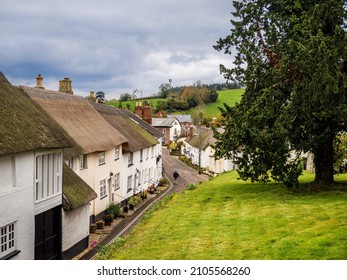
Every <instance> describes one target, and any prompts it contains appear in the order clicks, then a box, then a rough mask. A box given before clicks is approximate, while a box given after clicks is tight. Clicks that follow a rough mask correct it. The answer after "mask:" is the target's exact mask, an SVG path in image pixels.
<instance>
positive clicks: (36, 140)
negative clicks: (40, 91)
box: [0, 72, 73, 155]
mask: <svg viewBox="0 0 347 280" xmlns="http://www.w3.org/2000/svg"><path fill="white" fill-rule="evenodd" d="M70 140H71V139H69V136H68V135H67V134H66V133H65V131H64V130H62V129H61V127H60V126H59V125H58V124H57V123H56V122H55V121H54V120H53V119H52V118H50V117H49V116H48V114H47V113H46V112H44V111H43V110H42V109H41V108H40V107H39V106H37V105H36V104H35V103H34V102H33V101H32V100H31V99H30V98H29V97H28V96H27V95H26V94H24V92H23V91H22V90H20V89H19V88H17V87H15V86H13V85H11V84H10V82H9V81H8V80H7V79H6V77H5V76H4V75H3V73H2V72H0V155H4V154H12V153H18V152H24V151H29V150H33V149H52V148H66V147H72V146H73V143H72V142H71V141H70Z"/></svg>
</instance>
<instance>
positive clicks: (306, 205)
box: [98, 172, 347, 260]
mask: <svg viewBox="0 0 347 280" xmlns="http://www.w3.org/2000/svg"><path fill="white" fill-rule="evenodd" d="M312 179H313V175H312V174H306V175H304V176H303V177H302V180H303V181H309V180H312ZM337 180H340V181H341V180H345V181H346V183H347V176H346V175H343V176H339V177H338V178H337ZM346 202H347V192H346V189H345V190H337V189H336V190H333V191H329V192H317V193H299V194H298V193H291V192H289V191H287V190H286V189H285V188H283V186H282V185H280V184H275V183H271V184H266V185H264V184H258V183H257V184H252V183H248V182H243V181H239V180H237V175H236V173H235V172H230V173H225V174H222V175H220V176H218V177H216V178H215V179H213V180H211V181H209V182H205V183H202V184H200V185H199V186H198V187H197V188H196V189H195V190H186V191H185V192H183V193H181V194H175V195H174V196H171V197H168V198H166V199H165V200H164V201H163V202H161V203H159V204H157V205H156V206H154V207H153V208H152V210H151V211H150V212H149V213H148V214H146V216H145V217H144V218H143V219H142V220H141V222H140V223H139V224H138V225H137V226H136V228H134V229H133V230H132V232H131V233H130V234H129V235H127V236H126V237H125V238H124V239H120V240H118V241H117V242H115V243H114V244H111V245H109V246H108V247H106V248H103V250H102V254H99V256H98V259H144V260H156V259H168V260H185V259H193V260H203V259H223V260H225V259H240V260H244V259H246V260H249V259H250V260H254V259H260V260H269V259H270V260H282V259H285V260H290V259H294V260H300V259H313V260H318V259H323V260H326V259H343V260H346V259H347V215H346V210H347V205H346Z"/></svg>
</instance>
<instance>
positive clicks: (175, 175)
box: [173, 170, 180, 185]
mask: <svg viewBox="0 0 347 280" xmlns="http://www.w3.org/2000/svg"><path fill="white" fill-rule="evenodd" d="M179 176H180V174H178V172H177V170H175V172H174V173H173V177H174V184H175V185H176V180H177V178H178V177H179Z"/></svg>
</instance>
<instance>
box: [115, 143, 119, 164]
mask: <svg viewBox="0 0 347 280" xmlns="http://www.w3.org/2000/svg"><path fill="white" fill-rule="evenodd" d="M117 159H119V145H118V146H115V147H114V160H117Z"/></svg>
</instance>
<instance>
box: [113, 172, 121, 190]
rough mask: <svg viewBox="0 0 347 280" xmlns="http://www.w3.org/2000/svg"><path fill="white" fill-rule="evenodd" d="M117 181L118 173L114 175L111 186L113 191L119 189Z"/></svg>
mask: <svg viewBox="0 0 347 280" xmlns="http://www.w3.org/2000/svg"><path fill="white" fill-rule="evenodd" d="M119 179H120V173H117V174H114V184H113V186H114V188H113V189H114V191H116V190H119V189H120V184H119Z"/></svg>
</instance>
